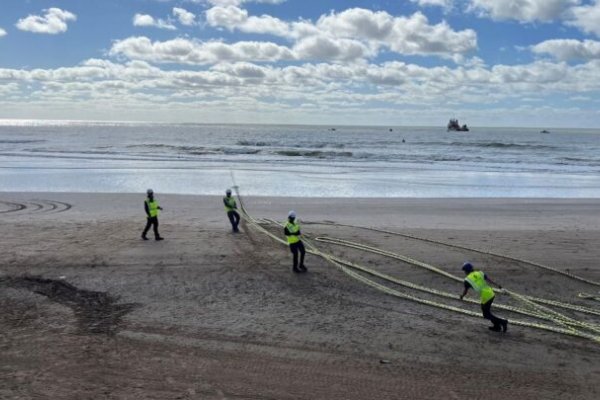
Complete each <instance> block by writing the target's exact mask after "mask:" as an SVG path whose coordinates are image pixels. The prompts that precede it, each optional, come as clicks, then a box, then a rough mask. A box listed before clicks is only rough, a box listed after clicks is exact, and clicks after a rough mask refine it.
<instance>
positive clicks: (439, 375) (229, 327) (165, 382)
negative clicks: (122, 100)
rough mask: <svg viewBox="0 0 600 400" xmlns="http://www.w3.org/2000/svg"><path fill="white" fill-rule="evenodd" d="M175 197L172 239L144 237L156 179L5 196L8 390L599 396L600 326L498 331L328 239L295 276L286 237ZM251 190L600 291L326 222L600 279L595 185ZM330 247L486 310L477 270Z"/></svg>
mask: <svg viewBox="0 0 600 400" xmlns="http://www.w3.org/2000/svg"><path fill="white" fill-rule="evenodd" d="M157 198H158V200H159V201H160V203H161V206H162V207H163V208H164V211H163V213H162V214H161V216H160V231H161V234H162V235H163V236H164V237H165V238H166V240H165V241H163V242H155V241H154V240H149V241H143V240H141V238H140V233H141V230H142V228H143V227H144V223H145V217H144V213H143V201H144V195H143V194H141V195H138V194H81V193H78V194H77V193H1V194H0V219H1V224H0V230H1V232H0V235H1V237H2V241H0V251H1V254H2V258H1V261H0V307H1V309H2V312H1V313H0V348H1V351H0V398H2V399H4V398H6V399H32V398H48V399H230V398H231V399H232V398H235V399H431V398H446V399H462V398H486V399H516V398H518V399H565V398H569V399H597V398H600V384H599V382H600V343H597V342H596V343H595V342H593V341H591V340H586V339H580V338H574V337H569V336H565V335H561V334H557V333H553V332H548V331H542V330H537V329H531V328H525V327H517V326H509V331H508V332H507V333H506V334H499V333H495V332H490V331H488V329H487V326H488V322H487V321H485V320H483V319H482V318H474V317H469V316H465V315H461V314H457V313H452V312H449V311H446V310H442V309H438V308H434V307H429V306H426V305H422V304H417V303H413V302H411V301H407V300H402V299H398V298H395V297H392V296H389V295H386V294H385V293H382V292H381V291H378V290H375V289H373V288H371V287H368V286H366V285H364V284H361V283H360V282H358V281H356V280H353V279H351V278H350V277H348V276H347V275H346V274H344V273H343V272H341V271H340V270H339V269H337V268H336V267H334V266H332V265H331V264H329V263H328V262H326V261H325V260H323V259H321V258H318V257H316V256H311V255H308V256H307V260H306V264H307V267H308V268H309V272H308V273H307V274H302V275H297V274H293V273H292V272H291V265H290V263H291V255H290V253H289V250H288V249H287V248H286V247H285V246H282V245H280V244H279V243H277V242H275V241H274V240H272V239H270V238H269V237H267V236H266V235H264V234H262V233H260V232H259V231H257V230H256V229H254V228H252V227H250V226H247V225H242V229H241V230H242V232H241V233H240V234H232V233H231V232H230V226H229V223H228V220H227V218H226V216H225V213H224V211H223V207H222V203H221V198H220V197H215V196H183V195H163V194H161V193H157ZM244 204H245V206H246V208H247V209H248V211H249V212H250V213H251V214H252V215H253V216H254V217H257V218H258V217H260V218H271V219H275V220H278V221H283V220H284V219H285V216H286V214H287V212H288V210H290V209H294V210H296V211H297V213H298V215H299V218H300V219H301V222H305V223H304V224H303V232H304V233H305V234H308V235H311V236H319V235H330V236H335V237H339V238H344V239H348V240H352V241H358V242H361V243H366V244H369V245H372V246H376V247H378V248H382V249H387V250H390V251H394V252H397V253H401V254H403V255H406V256H409V257H412V258H415V259H417V260H421V261H424V262H427V263H429V264H432V265H435V266H437V267H439V268H441V269H443V270H444V271H447V272H451V273H453V274H456V275H457V276H460V275H462V272H461V271H460V266H461V265H462V263H463V262H464V261H466V260H469V261H471V262H472V263H473V264H475V266H476V267H478V268H481V269H482V270H484V271H485V272H486V273H488V274H489V275H490V276H492V277H493V279H494V280H496V281H497V282H499V283H501V284H502V285H503V286H504V287H507V288H511V289H512V290H514V291H517V292H520V293H523V294H527V295H532V296H539V297H544V298H551V299H556V300H560V301H565V302H570V303H574V304H579V305H583V306H587V307H595V308H596V309H598V308H599V304H600V303H598V302H594V301H591V300H584V299H580V298H577V293H580V292H587V293H598V287H594V286H591V285H588V284H586V283H582V282H578V281H575V280H572V279H569V278H567V277H564V276H561V275H558V274H554V273H551V272H547V271H543V270H540V269H536V268H534V267H531V266H527V265H521V264H519V263H514V262H509V261H507V260H503V259H499V258H497V257H493V256H489V255H482V254H477V253H472V252H468V251H465V250H458V249H452V248H448V247H444V246H440V245H436V244H432V243H427V242H423V241H418V240H412V239H407V238H402V237H398V236H393V235H387V234H382V233H378V232H373V231H368V230H362V229H357V228H351V227H336V226H327V225H318V224H310V223H308V222H324V221H333V222H337V223H343V224H351V225H364V226H371V227H378V228H385V229H391V230H394V231H398V232H403V233H410V234H413V235H418V236H421V237H426V238H430V239H435V240H441V241H445V242H449V243H454V244H459V245H465V246H469V247H473V248H478V249H484V250H488V251H493V252H498V253H503V254H510V255H512V256H514V257H518V258H523V259H528V260H532V261H535V262H538V263H542V264H546V265H549V266H552V267H554V268H558V269H561V270H569V271H570V272H572V273H573V274H576V275H579V276H582V277H585V278H587V279H590V280H595V281H600V266H598V259H600V247H598V242H599V240H600V201H598V200H595V199H591V200H585V199H578V200H556V199H317V198H266V197H249V198H244ZM273 232H274V233H277V232H276V231H275V230H273ZM279 234H281V232H279ZM322 248H323V250H327V251H328V252H331V253H333V254H335V255H338V256H340V257H344V258H346V259H349V260H353V261H354V262H357V263H360V264H362V265H368V266H369V267H371V268H375V269H377V270H378V271H381V272H383V273H386V274H389V275H392V276H395V277H398V278H401V279H405V280H408V281H410V282H414V283H417V284H420V285H426V286H429V287H433V288H436V289H439V290H444V291H448V292H455V293H456V298H457V299H456V300H443V301H444V302H445V303H447V304H450V305H453V306H457V307H463V308H467V309H471V310H473V311H479V309H478V306H477V305H468V304H464V303H461V302H460V301H459V300H458V295H459V294H460V293H461V291H462V285H461V284H460V283H457V282H453V281H451V280H448V279H444V278H443V277H440V276H438V275H435V274H432V273H430V272H429V271H424V270H422V269H418V268H415V267H413V266H410V265H407V264H404V263H402V262H399V261H395V260H391V259H389V258H384V257H381V256H377V255H374V254H369V253H363V252H359V251H358V250H351V249H346V248H342V247H335V246H333V245H323V246H322ZM470 297H471V298H475V295H474V294H473V293H471V294H470ZM509 301H510V300H509V299H507V298H506V297H503V296H500V295H499V296H498V298H497V300H496V302H497V303H498V304H506V303H508V302H509ZM497 314H498V315H501V316H505V317H507V318H508V319H509V320H510V319H511V318H519V317H518V316H515V315H514V314H512V313H509V312H505V311H500V310H498V311H497ZM568 315H573V316H578V315H577V313H569V314H568ZM579 317H581V316H580V315H579ZM584 318H588V319H587V320H588V321H590V322H595V323H598V318H596V319H593V318H589V317H584Z"/></svg>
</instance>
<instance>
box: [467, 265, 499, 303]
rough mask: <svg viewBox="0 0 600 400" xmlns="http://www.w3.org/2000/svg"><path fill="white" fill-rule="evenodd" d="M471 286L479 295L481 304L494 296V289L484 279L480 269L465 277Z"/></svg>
mask: <svg viewBox="0 0 600 400" xmlns="http://www.w3.org/2000/svg"><path fill="white" fill-rule="evenodd" d="M465 281H467V282H469V284H470V285H471V287H472V288H473V289H474V290H475V291H476V292H477V293H479V295H480V296H481V304H484V303H487V302H488V301H490V300H491V299H493V298H494V290H492V288H491V287H490V286H489V285H488V284H487V282H486V281H485V276H484V274H483V272H481V271H473V272H471V273H470V274H469V275H467V277H466V278H465Z"/></svg>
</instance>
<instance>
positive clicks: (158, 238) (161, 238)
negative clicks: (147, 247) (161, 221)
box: [156, 236, 165, 240]
mask: <svg viewBox="0 0 600 400" xmlns="http://www.w3.org/2000/svg"><path fill="white" fill-rule="evenodd" d="M156 240H165V238H163V237H160V236H159V237H157V238H156Z"/></svg>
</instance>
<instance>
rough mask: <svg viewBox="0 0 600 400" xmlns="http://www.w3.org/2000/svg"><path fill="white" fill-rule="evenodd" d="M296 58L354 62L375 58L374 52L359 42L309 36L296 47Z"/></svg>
mask: <svg viewBox="0 0 600 400" xmlns="http://www.w3.org/2000/svg"><path fill="white" fill-rule="evenodd" d="M294 53H295V54H296V58H298V59H300V60H341V61H352V60H360V59H364V58H368V57H373V56H374V55H375V54H374V51H372V50H370V49H369V48H368V47H367V46H365V45H364V44H363V43H361V42H359V41H357V40H351V39H341V38H332V37H328V36H309V37H307V38H306V39H302V40H300V41H298V42H297V43H296V45H295V46H294Z"/></svg>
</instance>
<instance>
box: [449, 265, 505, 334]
mask: <svg viewBox="0 0 600 400" xmlns="http://www.w3.org/2000/svg"><path fill="white" fill-rule="evenodd" d="M462 270H463V271H464V272H465V275H466V277H465V281H464V285H465V289H464V290H463V293H462V294H461V295H460V299H461V300H462V299H463V297H465V296H466V294H467V292H468V291H469V289H470V288H473V290H475V291H476V292H477V293H479V296H480V298H481V311H482V312H483V318H485V319H489V320H490V321H491V322H492V324H493V326H490V328H489V329H490V330H491V331H494V332H500V330H502V332H506V329H507V327H508V321H507V320H505V319H502V318H498V317H496V316H495V315H494V314H492V303H493V302H494V297H495V294H494V290H493V289H492V288H491V287H490V286H489V285H488V283H491V284H492V285H495V286H497V287H498V288H500V289H502V286H500V285H498V284H497V283H495V282H494V281H492V280H491V279H490V278H489V277H488V276H487V275H486V274H484V273H483V272H482V271H475V270H474V269H473V265H472V264H471V263H469V262H467V263H464V264H463V266H462Z"/></svg>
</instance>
